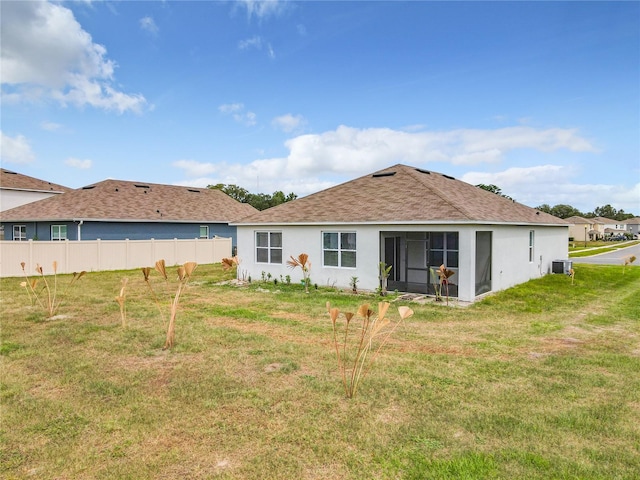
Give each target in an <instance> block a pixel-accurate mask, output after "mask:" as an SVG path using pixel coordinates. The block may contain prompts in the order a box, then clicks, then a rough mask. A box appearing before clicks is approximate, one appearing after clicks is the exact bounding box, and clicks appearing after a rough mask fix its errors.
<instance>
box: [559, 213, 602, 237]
mask: <svg viewBox="0 0 640 480" xmlns="http://www.w3.org/2000/svg"><path fill="white" fill-rule="evenodd" d="M565 221H567V222H569V223H571V225H569V238H572V239H573V241H574V242H587V241H594V240H598V239H599V238H601V237H602V236H603V235H604V227H603V224H602V223H601V222H599V221H597V220H596V219H595V218H584V217H580V216H578V215H574V216H573V217H569V218H565Z"/></svg>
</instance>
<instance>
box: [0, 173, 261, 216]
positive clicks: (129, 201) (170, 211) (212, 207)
mask: <svg viewBox="0 0 640 480" xmlns="http://www.w3.org/2000/svg"><path fill="white" fill-rule="evenodd" d="M255 212H257V210H256V209H255V208H253V207H252V206H251V205H249V204H246V203H240V202H238V201H236V200H234V199H233V198H231V197H229V196H228V195H226V194H225V193H224V192H222V191H220V190H216V189H210V188H192V187H179V186H174V185H161V184H154V183H146V182H130V181H124V180H104V181H102V182H99V183H95V184H92V185H88V186H86V187H82V188H79V189H77V190H72V191H70V192H67V193H65V194H63V195H56V196H54V197H49V198H46V199H44V200H39V201H37V202H33V203H29V204H26V205H22V206H20V207H16V208H12V209H10V210H5V211H4V212H1V213H0V220H2V221H12V220H13V221H47V220H97V221H139V222H208V223H230V222H232V221H237V220H240V219H242V218H243V217H246V216H247V215H250V214H252V213H255Z"/></svg>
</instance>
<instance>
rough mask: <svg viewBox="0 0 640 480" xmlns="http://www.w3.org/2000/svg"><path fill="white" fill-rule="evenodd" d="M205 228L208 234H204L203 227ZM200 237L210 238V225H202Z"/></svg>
mask: <svg viewBox="0 0 640 480" xmlns="http://www.w3.org/2000/svg"><path fill="white" fill-rule="evenodd" d="M203 228H204V229H205V232H206V234H204V235H202V229H203ZM200 238H209V225H200Z"/></svg>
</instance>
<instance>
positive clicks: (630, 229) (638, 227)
mask: <svg viewBox="0 0 640 480" xmlns="http://www.w3.org/2000/svg"><path fill="white" fill-rule="evenodd" d="M625 224H626V226H627V233H630V234H631V235H639V236H640V217H634V218H629V219H627V220H625Z"/></svg>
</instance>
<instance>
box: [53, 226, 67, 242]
mask: <svg viewBox="0 0 640 480" xmlns="http://www.w3.org/2000/svg"><path fill="white" fill-rule="evenodd" d="M62 229H64V236H63V235H62ZM55 230H57V234H54V231H55ZM51 240H52V241H62V240H67V226H66V225H51Z"/></svg>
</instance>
